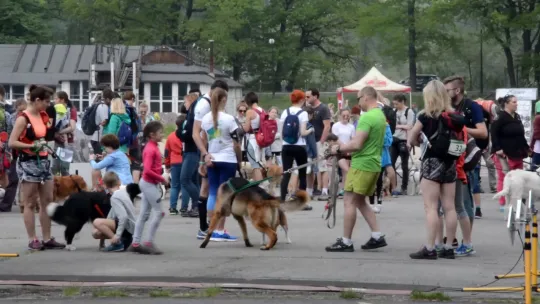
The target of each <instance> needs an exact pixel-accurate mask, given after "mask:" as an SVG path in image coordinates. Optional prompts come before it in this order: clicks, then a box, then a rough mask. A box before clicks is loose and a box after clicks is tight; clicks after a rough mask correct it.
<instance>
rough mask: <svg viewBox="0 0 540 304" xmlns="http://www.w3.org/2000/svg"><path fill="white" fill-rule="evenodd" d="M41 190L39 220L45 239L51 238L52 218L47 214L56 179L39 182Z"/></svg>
mask: <svg viewBox="0 0 540 304" xmlns="http://www.w3.org/2000/svg"><path fill="white" fill-rule="evenodd" d="M37 185H38V190H39V207H40V208H39V222H40V223H41V232H42V233H43V240H44V241H48V240H50V239H51V218H50V217H49V215H48V214H47V205H49V204H50V203H51V202H52V200H53V187H54V181H53V180H49V181H46V182H44V183H43V184H39V183H38V184H37Z"/></svg>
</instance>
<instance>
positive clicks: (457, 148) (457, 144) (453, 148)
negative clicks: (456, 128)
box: [448, 139, 467, 156]
mask: <svg viewBox="0 0 540 304" xmlns="http://www.w3.org/2000/svg"><path fill="white" fill-rule="evenodd" d="M466 148H467V145H466V144H465V143H464V142H463V141H462V140H457V139H450V146H449V147H448V154H450V155H453V156H461V154H463V152H465V149H466Z"/></svg>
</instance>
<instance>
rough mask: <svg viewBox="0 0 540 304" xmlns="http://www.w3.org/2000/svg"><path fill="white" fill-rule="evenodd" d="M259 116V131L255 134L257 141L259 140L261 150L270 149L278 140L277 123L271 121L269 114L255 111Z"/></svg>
mask: <svg viewBox="0 0 540 304" xmlns="http://www.w3.org/2000/svg"><path fill="white" fill-rule="evenodd" d="M253 110H254V111H255V112H257V114H259V118H260V120H259V131H257V134H255V139H256V140H257V145H259V147H260V148H266V147H269V146H270V145H271V144H272V143H273V142H274V139H275V138H276V133H277V132H278V127H277V121H276V120H271V119H269V117H268V114H267V113H266V112H265V111H264V110H262V111H259V110H257V109H253Z"/></svg>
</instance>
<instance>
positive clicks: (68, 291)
mask: <svg viewBox="0 0 540 304" xmlns="http://www.w3.org/2000/svg"><path fill="white" fill-rule="evenodd" d="M80 294H81V288H80V287H77V286H69V287H66V288H64V297H75V296H78V295H80Z"/></svg>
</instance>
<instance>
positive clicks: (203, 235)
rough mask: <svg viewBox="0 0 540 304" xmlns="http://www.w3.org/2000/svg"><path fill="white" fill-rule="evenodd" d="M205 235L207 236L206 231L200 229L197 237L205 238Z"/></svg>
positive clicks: (199, 238)
mask: <svg viewBox="0 0 540 304" xmlns="http://www.w3.org/2000/svg"><path fill="white" fill-rule="evenodd" d="M205 237H206V231H201V230H199V232H197V239H198V240H203V239H204V238H205Z"/></svg>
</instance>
